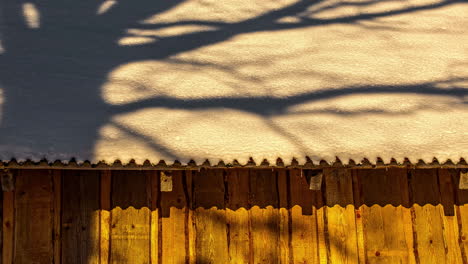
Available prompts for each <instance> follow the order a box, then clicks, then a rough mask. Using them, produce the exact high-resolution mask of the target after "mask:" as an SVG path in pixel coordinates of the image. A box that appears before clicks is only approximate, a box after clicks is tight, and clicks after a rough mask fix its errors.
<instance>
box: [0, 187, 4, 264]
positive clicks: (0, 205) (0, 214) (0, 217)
mask: <svg viewBox="0 0 468 264" xmlns="http://www.w3.org/2000/svg"><path fill="white" fill-rule="evenodd" d="M0 222H1V223H2V225H1V226H0V255H1V256H2V257H1V258H0V264H2V263H3V191H2V192H0Z"/></svg>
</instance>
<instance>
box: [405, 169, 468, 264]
mask: <svg viewBox="0 0 468 264" xmlns="http://www.w3.org/2000/svg"><path fill="white" fill-rule="evenodd" d="M411 174H412V177H411V188H412V194H413V203H414V213H415V219H414V221H415V222H414V227H415V231H416V237H417V241H416V242H417V251H418V257H419V259H420V261H421V263H461V261H462V260H461V254H460V253H459V248H453V245H454V244H457V242H456V241H457V240H458V236H455V237H453V236H454V232H455V230H453V227H452V228H450V226H447V223H444V222H445V221H446V220H445V219H444V210H443V208H442V205H441V204H440V202H441V197H440V192H439V186H438V175H437V170H436V169H425V170H422V169H420V170H412V171H411ZM449 225H450V224H449ZM446 228H448V230H445V229H446ZM451 229H452V230H451ZM457 251H458V252H457Z"/></svg>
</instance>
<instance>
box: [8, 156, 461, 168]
mask: <svg viewBox="0 0 468 264" xmlns="http://www.w3.org/2000/svg"><path fill="white" fill-rule="evenodd" d="M0 166H3V168H22V169H54V168H60V169H132V170H135V169H136V170H138V169H141V170H144V169H167V170H196V169H199V168H206V167H209V168H242V167H246V168H250V167H258V168H305V169H320V168H327V167H347V168H379V167H410V168H468V164H467V162H466V160H465V159H464V158H460V160H459V161H456V162H454V161H452V160H450V159H449V160H446V161H445V162H440V161H439V160H438V159H437V158H434V159H433V160H432V162H430V163H427V162H425V161H424V160H422V159H420V160H418V161H417V162H415V163H413V162H412V161H410V160H409V159H407V158H406V159H404V160H403V161H401V162H398V161H397V160H396V159H393V158H392V159H391V161H390V162H389V163H385V162H384V161H383V160H382V159H381V158H377V159H376V161H375V162H374V163H372V162H371V161H370V160H368V159H363V160H362V161H360V162H359V163H357V162H355V161H354V160H349V161H348V162H347V163H343V162H342V161H341V160H340V159H339V158H336V160H335V161H334V162H331V163H329V162H327V161H325V160H322V161H320V162H319V163H318V164H316V163H314V162H312V160H311V159H310V158H308V157H306V162H305V163H303V164H300V163H299V162H298V161H297V160H296V159H292V160H291V162H290V163H289V164H285V163H284V161H283V160H282V159H281V158H278V159H277V160H276V162H275V163H271V162H269V161H268V160H266V159H264V160H263V161H261V162H260V163H257V162H256V161H254V160H253V159H252V158H251V159H250V160H249V161H248V162H247V163H246V164H240V163H239V162H237V160H234V161H233V162H231V163H225V162H224V161H222V160H221V161H219V162H218V163H217V164H212V163H210V161H209V160H206V161H205V162H204V163H202V164H196V163H195V161H193V160H191V161H190V162H188V163H187V164H182V163H181V162H179V161H177V160H176V161H174V162H173V163H172V164H168V163H167V162H166V161H164V160H161V161H159V162H158V163H152V162H151V161H149V160H146V161H145V162H143V163H142V164H139V163H137V162H135V160H130V161H129V162H127V163H122V161H120V160H115V161H114V162H112V163H108V162H106V161H100V162H98V163H91V162H90V161H83V162H77V161H76V160H75V159H71V160H69V161H60V160H56V161H55V162H49V161H47V160H45V159H44V160H41V161H32V160H25V161H20V162H18V161H16V160H15V159H12V160H10V161H1V164H0Z"/></svg>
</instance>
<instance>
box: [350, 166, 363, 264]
mask: <svg viewBox="0 0 468 264" xmlns="http://www.w3.org/2000/svg"><path fill="white" fill-rule="evenodd" d="M359 172H360V171H359V170H350V173H351V178H352V180H353V202H354V210H355V211H354V214H355V217H356V239H357V246H358V261H359V263H360V264H362V263H366V261H367V259H366V245H365V244H366V243H365V242H366V241H365V236H364V223H363V221H362V210H361V209H363V204H362V197H361V196H362V185H361V182H360V175H359Z"/></svg>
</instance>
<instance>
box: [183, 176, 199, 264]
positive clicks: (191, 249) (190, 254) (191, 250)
mask: <svg viewBox="0 0 468 264" xmlns="http://www.w3.org/2000/svg"><path fill="white" fill-rule="evenodd" d="M193 175H194V171H185V182H184V190H185V197H186V199H187V204H188V205H189V206H188V207H187V209H186V215H185V219H186V223H185V226H186V227H185V233H186V239H185V252H186V254H187V256H186V258H185V260H186V263H189V264H194V263H197V262H196V260H197V259H196V236H197V234H196V230H195V229H196V226H195V223H194V211H193V210H192V198H193V187H192V183H193V181H192V178H193ZM187 260H188V261H187Z"/></svg>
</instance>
